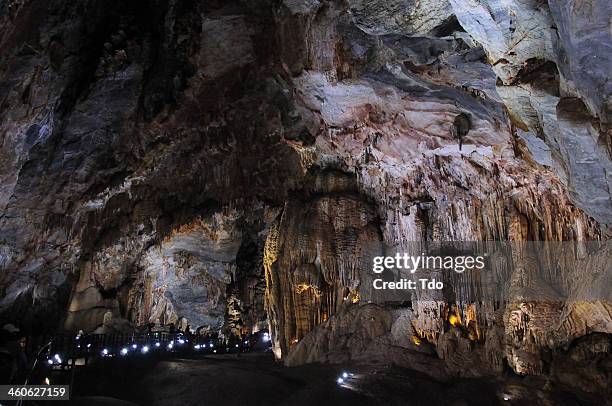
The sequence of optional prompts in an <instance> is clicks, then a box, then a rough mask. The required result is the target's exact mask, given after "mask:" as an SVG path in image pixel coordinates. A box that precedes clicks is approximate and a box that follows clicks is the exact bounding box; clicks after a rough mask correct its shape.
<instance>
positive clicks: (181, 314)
mask: <svg viewBox="0 0 612 406" xmlns="http://www.w3.org/2000/svg"><path fill="white" fill-rule="evenodd" d="M608 8H609V7H608V6H607V2H605V1H603V0H602V1H588V2H587V1H578V0H572V1H566V2H559V1H554V0H550V1H548V2H546V1H541V0H528V1H497V0H477V1H476V0H475V1H455V0H449V1H444V0H440V1H434V0H427V1H423V0H421V1H411V0H405V1H401V0H393V1H388V0H384V1H383V0H373V1H360V0H347V1H331V0H304V1H300V0H283V1H268V0H258V1H255V2H253V1H241V0H233V1H225V2H221V1H210V2H192V1H175V0H156V1H155V2H153V3H152V4H151V3H147V2H143V1H135V2H112V3H109V2H108V1H101V0H93V1H88V2H85V3H83V2H73V1H59V0H50V1H49V0H19V1H16V0H6V1H0V54H1V55H2V58H1V59H0V77H1V79H0V83H1V84H0V140H1V142H0V148H1V149H0V157H1V159H0V268H1V272H0V318H1V319H2V321H3V322H12V323H15V324H18V325H20V326H21V327H22V328H23V329H25V330H26V331H30V332H32V333H34V334H36V333H41V332H50V331H54V330H56V329H66V330H78V329H84V330H87V331H95V330H96V329H100V328H102V329H104V328H112V329H117V330H125V329H131V328H134V327H135V326H139V325H143V324H147V323H161V324H166V323H178V322H179V320H183V319H186V322H187V323H189V324H190V326H191V327H193V328H196V327H204V328H205V330H206V331H214V332H218V331H221V332H224V333H230V332H231V333H233V334H245V333H249V332H253V331H258V330H261V329H262V328H269V330H270V334H271V338H272V343H273V349H274V354H275V355H276V357H277V358H279V359H280V360H282V361H283V362H285V363H286V364H287V365H298V364H303V363H308V362H319V361H322V362H347V361H356V362H363V363H393V364H399V365H402V366H407V367H411V368H413V369H417V370H419V371H422V372H423V373H427V374H430V375H433V376H436V377H450V376H457V375H461V376H479V375H498V374H502V373H504V372H505V371H508V370H510V371H513V372H514V373H517V374H523V375H524V374H538V375H546V376H549V377H551V379H553V381H556V382H561V383H562V384H564V385H567V387H571V388H574V389H576V390H580V391H585V392H593V393H603V392H605V391H606V390H608V391H609V387H610V385H609V379H610V378H609V377H610V345H611V341H610V337H611V336H610V334H611V333H612V317H611V314H612V313H611V312H612V305H611V304H610V301H609V300H606V297H605V296H606V294H607V293H606V291H605V289H604V291H603V293H602V291H601V286H604V287H605V286H606V282H608V283H609V281H610V266H609V264H608V261H606V259H607V258H609V254H610V251H609V250H610V248H609V243H608V240H609V238H610V229H609V225H610V223H611V222H612V203H611V199H610V177H609V174H610V172H611V170H612V164H611V160H610V155H611V153H612V150H611V147H610V145H612V144H611V142H610V141H611V133H610V128H609V123H610V94H611V91H610V90H611V89H610V83H609V74H610V55H612V53H611V52H609V50H610V48H611V44H612V43H611V40H610V37H609V31H610V30H609V28H610V27H609V23H610V20H609V10H608ZM435 241H512V242H524V241H565V242H567V243H568V244H569V245H568V246H571V247H573V248H572V249H568V250H566V251H565V252H564V254H563V255H562V256H560V257H559V258H556V259H554V260H556V261H561V258H562V259H563V262H564V264H574V263H579V261H578V260H579V259H580V258H582V253H583V252H584V247H585V246H586V245H585V244H586V242H590V244H595V245H589V246H591V247H592V246H596V247H597V250H598V251H597V252H598V255H596V256H595V257H596V259H595V260H594V261H593V262H592V263H590V264H589V266H588V267H579V266H578V265H575V266H573V267H565V268H563V270H561V267H555V266H552V265H551V263H547V264H545V265H546V266H548V267H549V268H546V269H551V272H552V273H554V276H555V278H556V280H558V281H561V282H560V283H559V285H558V286H554V289H556V292H559V291H560V292H561V293H562V294H563V295H564V297H566V298H567V299H564V300H557V299H555V300H529V299H525V297H526V296H525V292H526V289H527V288H530V289H531V288H533V287H534V286H535V289H536V290H537V291H539V292H548V291H550V289H553V285H552V284H551V280H552V279H553V278H552V277H551V278H549V279H544V280H536V278H535V277H534V275H530V274H529V273H528V272H525V271H524V270H522V268H520V266H519V267H518V268H515V269H508V270H507V274H505V277H507V280H508V283H507V285H506V286H504V287H503V290H504V292H505V293H504V297H503V300H501V301H482V302H470V301H469V300H467V298H466V297H463V296H462V294H461V290H460V287H459V286H453V285H452V283H451V284H450V290H449V292H450V293H449V294H448V295H446V296H444V297H436V298H420V300H412V301H407V302H399V303H398V302H395V303H370V300H369V296H368V292H367V287H366V286H364V281H363V280H362V279H361V278H360V271H363V270H364V269H366V270H367V269H369V268H370V267H371V262H370V258H371V257H372V256H374V255H380V254H381V251H382V250H383V247H394V248H395V249H397V250H399V251H401V250H402V249H404V248H405V247H407V246H409V245H410V243H413V242H435ZM529 260H530V259H529V258H517V263H518V264H519V265H520V264H521V263H523V262H521V261H524V263H527V262H528V261H529ZM572 261H575V262H572ZM552 263H553V264H554V263H555V262H554V261H553V262H552ZM525 269H526V268H525ZM568 269H570V271H567V270H568ZM551 275H552V274H551ZM608 286H609V284H608ZM589 293H593V294H591V295H589ZM595 293H597V294H595ZM541 297H542V298H545V297H546V296H545V295H543V296H541ZM587 297H592V298H593V299H592V300H586V299H585V298H587ZM417 299H419V298H417ZM107 314H110V315H112V320H113V323H109V322H108V320H107V323H104V320H105V317H107V316H106V315H107Z"/></svg>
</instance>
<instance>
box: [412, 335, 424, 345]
mask: <svg viewBox="0 0 612 406" xmlns="http://www.w3.org/2000/svg"><path fill="white" fill-rule="evenodd" d="M412 342H413V343H414V345H421V343H422V342H423V341H422V340H421V338H420V337H419V336H414V335H413V336H412Z"/></svg>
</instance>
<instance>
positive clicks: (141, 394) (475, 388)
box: [58, 353, 597, 406]
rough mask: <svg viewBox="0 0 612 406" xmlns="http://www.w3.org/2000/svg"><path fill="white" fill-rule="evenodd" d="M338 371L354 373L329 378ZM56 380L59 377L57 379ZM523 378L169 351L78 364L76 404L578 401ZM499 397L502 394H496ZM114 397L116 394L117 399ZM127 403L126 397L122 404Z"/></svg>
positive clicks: (557, 403)
mask: <svg viewBox="0 0 612 406" xmlns="http://www.w3.org/2000/svg"><path fill="white" fill-rule="evenodd" d="M343 371H347V372H352V373H354V376H353V377H352V378H349V379H348V380H347V382H346V383H345V384H342V385H339V384H338V383H337V382H336V380H337V378H338V377H339V376H340V375H341V374H342V372H343ZM58 383H59V382H58ZM543 387H544V381H538V380H537V379H535V378H533V377H530V378H528V379H521V378H518V377H511V378H507V379H504V380H493V379H484V378H482V379H453V380H452V381H450V382H439V381H436V380H433V379H431V378H429V377H427V376H424V375H423V374H420V373H417V372H414V371H410V370H404V369H397V368H388V367H362V366H360V367H349V366H345V367H344V368H343V367H342V366H338V365H320V364H319V365H307V366H302V367H296V368H286V367H284V366H283V365H282V364H279V363H276V362H274V360H273V358H272V356H271V355H270V354H254V353H251V354H241V355H240V356H237V355H235V354H233V355H218V356H212V355H198V354H193V355H191V354H190V355H173V356H167V355H166V356H161V357H156V356H154V355H153V356H150V357H146V358H145V357H139V358H132V359H110V360H105V361H104V362H100V363H98V364H96V365H91V366H89V367H87V368H85V369H80V370H78V372H77V373H76V376H75V380H74V386H73V388H74V389H73V401H72V402H71V403H73V404H77V405H87V406H96V405H126V406H127V405H130V404H134V403H135V404H139V405H266V406H272V405H320V406H324V405H334V406H336V405H349V404H350V405H353V406H355V405H495V404H504V405H508V404H512V405H516V404H526V405H537V404H541V405H584V404H597V402H593V399H591V400H590V401H585V399H582V400H580V399H578V398H576V397H575V396H574V395H572V394H569V393H564V392H562V391H560V390H557V391H555V390H553V391H544V390H543V389H542V388H543ZM504 397H506V398H507V400H504V399H503V398H504ZM120 400H122V401H120ZM128 402H131V403H128Z"/></svg>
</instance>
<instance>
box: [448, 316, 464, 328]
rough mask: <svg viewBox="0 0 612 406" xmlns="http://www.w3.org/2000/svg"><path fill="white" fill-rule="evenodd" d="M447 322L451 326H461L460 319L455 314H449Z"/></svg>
mask: <svg viewBox="0 0 612 406" xmlns="http://www.w3.org/2000/svg"><path fill="white" fill-rule="evenodd" d="M448 322H449V323H450V324H451V326H459V325H461V318H460V317H459V316H457V315H456V314H451V315H450V316H448Z"/></svg>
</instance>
